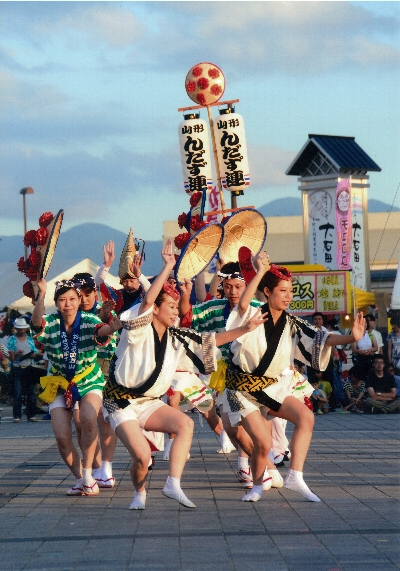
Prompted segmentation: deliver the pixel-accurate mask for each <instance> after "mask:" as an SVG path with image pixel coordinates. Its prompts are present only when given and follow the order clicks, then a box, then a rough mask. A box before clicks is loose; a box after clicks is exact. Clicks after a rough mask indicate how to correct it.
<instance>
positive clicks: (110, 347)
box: [82, 301, 118, 359]
mask: <svg viewBox="0 0 400 571" xmlns="http://www.w3.org/2000/svg"><path fill="white" fill-rule="evenodd" d="M101 306H102V303H101V301H98V302H97V306H96V309H95V313H91V312H87V311H83V312H82V314H84V313H85V314H86V315H96V316H97V317H99V314H100V310H101ZM111 313H112V315H113V316H114V317H115V316H116V315H117V314H116V313H115V311H112V312H111ZM117 339H118V331H115V333H113V335H111V336H110V337H109V338H108V343H107V344H106V345H98V346H97V357H98V358H99V359H111V358H112V356H113V355H114V353H115V350H116V348H117Z"/></svg>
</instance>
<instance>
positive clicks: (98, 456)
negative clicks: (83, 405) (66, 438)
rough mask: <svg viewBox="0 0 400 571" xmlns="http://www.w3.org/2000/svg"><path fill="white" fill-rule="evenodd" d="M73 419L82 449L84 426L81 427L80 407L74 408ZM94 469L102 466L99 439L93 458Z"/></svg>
mask: <svg viewBox="0 0 400 571" xmlns="http://www.w3.org/2000/svg"><path fill="white" fill-rule="evenodd" d="M73 421H74V425H75V433H76V438H77V440H78V444H79V448H80V449H81V450H82V441H81V437H82V427H81V411H80V408H79V407H78V408H74V410H73ZM92 467H93V470H97V469H100V468H101V450H100V445H99V442H98V441H97V445H96V451H95V453H94V460H93V466H92Z"/></svg>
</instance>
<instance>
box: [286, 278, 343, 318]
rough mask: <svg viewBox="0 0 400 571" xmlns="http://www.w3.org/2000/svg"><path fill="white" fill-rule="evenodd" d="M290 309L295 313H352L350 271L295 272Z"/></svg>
mask: <svg viewBox="0 0 400 571" xmlns="http://www.w3.org/2000/svg"><path fill="white" fill-rule="evenodd" d="M289 311H290V313H293V314H295V315H312V314H313V313H315V312H316V311H321V312H322V313H335V314H347V313H350V311H351V296H350V272H344V271H336V272H335V271H332V272H316V273H311V272H305V273H301V274H300V273H297V274H296V273H294V274H293V300H292V301H291V303H290V305H289Z"/></svg>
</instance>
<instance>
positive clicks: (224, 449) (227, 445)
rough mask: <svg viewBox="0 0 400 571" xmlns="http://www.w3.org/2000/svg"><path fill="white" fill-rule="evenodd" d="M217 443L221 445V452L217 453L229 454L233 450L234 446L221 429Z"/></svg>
mask: <svg viewBox="0 0 400 571" xmlns="http://www.w3.org/2000/svg"><path fill="white" fill-rule="evenodd" d="M219 442H220V444H221V450H218V453H220V454H229V453H230V452H233V451H234V450H235V447H234V445H233V444H232V442H231V441H230V438H229V436H228V435H227V433H226V432H225V430H224V429H222V431H221V434H220V435H219Z"/></svg>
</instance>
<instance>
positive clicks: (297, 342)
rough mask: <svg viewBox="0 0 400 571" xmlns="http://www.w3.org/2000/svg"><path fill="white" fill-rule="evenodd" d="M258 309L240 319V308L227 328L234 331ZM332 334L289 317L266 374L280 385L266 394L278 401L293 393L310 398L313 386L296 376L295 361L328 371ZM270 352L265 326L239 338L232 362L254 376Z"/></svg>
mask: <svg viewBox="0 0 400 571" xmlns="http://www.w3.org/2000/svg"><path fill="white" fill-rule="evenodd" d="M257 311H258V308H255V307H254V308H253V307H251V306H250V307H249V309H248V311H247V312H246V313H245V315H243V317H240V315H239V311H238V308H237V306H236V307H235V308H234V309H233V311H232V312H231V314H230V316H229V318H228V321H227V324H226V329H227V330H230V329H234V328H235V327H239V326H240V325H243V323H244V322H245V321H247V320H248V319H249V318H251V317H253V315H254V314H255V313H256V312H257ZM329 334H330V333H329V332H324V331H320V330H318V329H317V328H316V327H314V326H312V325H310V324H309V323H308V322H306V321H305V320H304V319H300V318H298V317H295V316H293V315H289V314H286V324H285V326H284V329H283V332H282V335H281V337H280V339H279V343H278V345H277V348H276V351H275V354H274V356H273V358H272V361H271V363H270V365H269V366H268V368H267V370H266V371H265V373H264V376H266V377H269V378H277V379H278V381H279V382H278V383H276V384H272V385H271V386H269V387H266V388H265V389H263V391H264V392H265V393H266V394H267V395H268V396H270V397H271V398H273V399H274V400H276V401H278V402H283V400H284V398H285V397H286V396H288V395H291V394H293V395H294V396H298V397H299V398H303V396H309V395H310V394H311V393H312V390H313V389H312V387H311V385H310V384H309V383H308V382H304V381H305V379H304V377H302V375H300V374H299V373H296V374H295V375H294V374H293V370H292V369H290V367H293V362H294V359H298V360H299V361H301V362H302V363H305V364H306V365H309V366H311V367H313V368H314V369H318V370H320V371H324V370H325V369H326V367H327V366H328V363H329V358H330V355H331V347H329V346H327V345H326V340H327V338H328V335H329ZM266 350H267V341H266V338H265V331H264V327H263V326H260V327H257V328H256V329H254V330H253V331H251V332H250V333H246V335H243V336H242V337H239V338H238V339H236V340H235V341H233V342H232V344H231V352H232V353H233V358H232V361H233V363H234V364H235V365H238V366H239V367H240V368H241V369H242V371H243V372H245V373H252V372H253V371H254V370H255V369H256V367H257V366H258V365H259V363H260V361H261V358H262V357H263V355H264V353H265V352H266Z"/></svg>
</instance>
